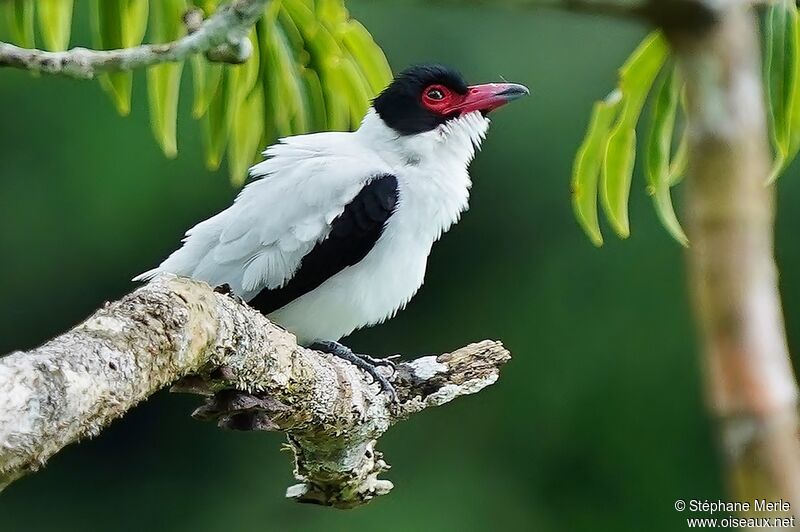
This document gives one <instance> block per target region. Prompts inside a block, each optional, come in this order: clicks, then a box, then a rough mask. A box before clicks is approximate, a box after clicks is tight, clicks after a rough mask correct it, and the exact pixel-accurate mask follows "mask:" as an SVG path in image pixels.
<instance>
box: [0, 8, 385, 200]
mask: <svg viewBox="0 0 800 532" xmlns="http://www.w3.org/2000/svg"><path fill="white" fill-rule="evenodd" d="M222 4H224V2H221V1H217V0H90V1H89V2H88V6H89V7H88V14H87V13H86V10H82V11H81V10H79V11H78V12H76V11H75V10H74V7H75V5H74V2H73V0H43V1H34V0H6V1H4V2H2V3H0V14H2V15H4V19H5V20H4V22H5V24H3V25H0V28H2V29H3V30H5V31H4V32H2V33H0V39H5V40H8V41H10V42H13V43H14V44H17V45H19V46H24V47H27V48H33V47H35V46H36V45H37V43H39V41H42V42H41V44H40V47H42V48H44V49H46V50H50V51H62V50H65V49H67V48H71V47H73V46H75V41H71V40H70V37H71V31H70V30H71V27H72V24H73V23H75V24H80V23H81V18H80V17H82V16H87V15H88V18H89V19H90V21H91V30H92V39H91V47H92V48H95V49H98V50H113V49H117V48H130V47H133V46H138V45H139V44H141V43H142V42H147V43H165V42H170V41H174V40H176V39H179V38H181V37H183V36H185V35H186V32H187V28H186V26H187V25H186V24H185V23H184V15H185V14H186V13H187V12H188V11H189V10H190V9H191V10H199V11H200V12H201V13H202V15H203V17H208V16H211V15H212V14H213V13H214V11H215V10H216V9H217V7H218V6H220V5H222ZM250 42H251V44H252V47H253V53H252V54H251V55H250V57H249V58H248V60H247V61H245V62H244V63H243V64H242V65H236V66H231V65H224V64H221V63H215V62H210V61H208V60H206V58H205V57H203V56H202V55H195V56H193V57H192V58H191V59H190V60H189V62H190V63H191V70H192V89H193V92H194V97H193V100H194V102H193V104H192V115H193V116H194V118H196V119H198V120H200V121H201V122H202V130H203V144H204V151H205V161H206V166H207V167H208V168H209V169H210V170H216V169H217V168H219V166H220V163H221V162H222V160H223V158H224V157H227V160H228V172H229V175H230V178H231V180H232V181H233V183H234V184H236V185H241V184H242V183H243V182H244V180H245V178H246V176H247V169H248V168H249V167H250V166H251V165H252V164H253V163H254V162H255V161H256V160H257V159H258V158H259V156H260V152H261V150H262V149H263V146H265V145H267V144H271V143H272V142H274V141H275V140H276V139H278V138H279V137H282V136H286V135H294V134H301V133H310V132H314V131H329V130H335V131H347V130H350V129H354V128H356V127H358V124H359V123H360V122H361V119H362V118H363V116H364V113H365V112H366V110H367V105H368V101H369V99H370V98H372V97H373V96H375V95H376V94H377V93H378V92H380V90H381V89H383V87H385V86H386V84H387V83H388V81H389V80H390V79H391V71H390V69H389V65H388V63H387V62H386V58H385V56H384V55H383V52H382V51H381V49H380V48H379V47H378V46H377V45H376V44H375V42H374V41H373V40H372V36H371V35H370V34H369V32H368V31H367V30H366V28H364V26H363V25H361V24H360V23H359V22H358V21H357V20H354V19H352V18H351V17H350V15H349V13H348V11H347V9H346V7H345V4H344V0H274V1H272V2H269V4H268V7H267V9H266V12H265V13H264V16H263V17H261V19H259V21H258V23H257V24H256V25H255V27H254V28H253V29H252V30H251V32H250ZM183 73H184V61H181V62H178V63H167V64H162V65H155V66H152V67H150V68H148V69H147V72H146V74H145V75H146V77H147V99H148V105H149V109H150V127H151V130H152V132H153V135H154V137H155V139H156V141H157V142H158V144H159V146H160V147H161V150H162V151H163V152H164V154H165V155H166V156H167V157H170V158H174V157H176V156H177V154H178V139H177V130H176V122H177V116H178V101H179V97H180V90H181V78H182V76H183ZM137 75H142V74H141V73H134V72H114V73H109V74H101V75H100V76H98V78H97V79H98V81H99V82H100V86H101V87H102V88H103V90H104V91H105V92H106V93H107V94H108V95H109V96H110V97H111V99H112V101H113V103H114V106H115V107H116V109H117V111H118V112H119V114H120V115H122V116H127V115H128V114H129V113H130V111H131V99H132V94H131V93H132V87H133V79H134V76H137Z"/></svg>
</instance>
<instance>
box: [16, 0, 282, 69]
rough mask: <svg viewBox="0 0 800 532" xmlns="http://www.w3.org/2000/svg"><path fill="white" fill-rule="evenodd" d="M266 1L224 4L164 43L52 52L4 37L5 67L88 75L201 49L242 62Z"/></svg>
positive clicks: (211, 56) (222, 58)
mask: <svg viewBox="0 0 800 532" xmlns="http://www.w3.org/2000/svg"><path fill="white" fill-rule="evenodd" d="M266 5H267V0H234V1H232V2H229V3H227V4H225V5H223V6H221V7H220V8H219V9H217V11H215V12H214V14H213V15H212V16H211V17H209V18H208V20H206V21H205V22H203V23H202V24H197V23H196V22H192V24H190V28H189V29H190V30H192V31H191V33H190V34H189V35H187V36H185V37H183V38H181V39H178V40H176V41H172V42H169V43H164V44H144V45H141V46H135V47H133V48H123V49H119V50H89V49H86V48H73V49H71V50H67V51H66V52H46V51H44V50H35V49H28V48H20V47H19V46H14V45H13V44H8V43H4V42H0V67H15V68H22V69H24V70H32V71H35V72H44V73H46V74H60V75H63V76H68V77H73V78H87V79H88V78H93V77H95V76H96V75H97V74H100V73H103V72H118V71H124V70H133V69H136V68H142V67H146V66H150V65H155V64H159V63H167V62H175V61H181V60H183V59H186V58H187V57H188V56H190V55H193V54H197V53H207V56H208V57H209V59H212V60H217V61H224V62H229V63H242V62H244V61H246V60H247V58H248V57H249V56H250V54H251V52H252V45H251V43H250V41H249V39H248V38H247V35H248V33H249V32H250V28H251V27H252V26H253V24H255V23H256V21H257V20H258V19H259V17H261V14H262V13H263V12H264V9H265V7H266ZM194 13H195V14H196V12H194Z"/></svg>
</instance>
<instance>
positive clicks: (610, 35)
mask: <svg viewBox="0 0 800 532" xmlns="http://www.w3.org/2000/svg"><path fill="white" fill-rule="evenodd" d="M81 4H82V3H80V2H79V3H78V5H79V6H81ZM349 7H350V9H351V11H352V13H353V15H354V16H356V17H357V18H359V19H360V20H361V21H362V22H363V23H364V24H365V25H366V26H367V27H368V28H369V29H370V30H371V31H372V32H373V34H374V36H375V38H376V39H377V41H378V42H379V43H380V44H381V45H382V46H383V47H384V50H385V51H386V53H387V55H388V57H389V60H390V62H391V63H392V65H393V67H394V69H395V70H398V69H400V68H403V67H404V66H406V65H408V64H410V63H415V62H422V61H429V60H436V61H442V62H446V63H450V64H452V65H454V66H457V67H458V68H460V69H461V70H462V71H463V72H464V74H465V76H466V77H467V79H468V80H470V81H473V82H479V81H491V80H498V79H500V78H501V76H502V77H505V78H507V79H509V80H512V81H518V82H521V83H525V84H527V85H529V86H530V87H531V88H532V89H533V96H532V97H531V98H529V99H527V100H524V101H521V102H518V103H515V104H514V105H512V106H509V107H508V108H507V109H504V110H503V111H501V112H499V113H497V114H496V115H495V116H494V120H493V122H494V123H493V127H492V131H491V132H490V134H489V137H488V139H487V141H486V142H485V144H484V146H483V152H482V153H481V154H480V155H479V156H478V158H477V160H476V161H475V163H474V164H473V165H472V176H473V180H474V183H475V184H474V188H473V195H472V201H471V209H470V211H469V212H468V213H467V214H466V215H465V216H464V217H463V220H462V222H461V223H460V224H459V225H458V226H456V227H455V228H454V229H453V230H452V231H451V232H450V233H449V234H448V235H446V236H445V238H444V239H443V240H442V241H441V242H440V243H439V244H438V245H437V246H435V248H434V252H433V255H432V256H431V259H430V265H429V270H428V275H427V280H426V284H425V286H424V287H423V289H422V291H421V292H420V293H419V295H418V296H417V297H416V298H415V299H414V300H413V301H412V303H411V304H410V305H409V307H408V308H407V310H405V311H404V312H402V313H401V314H400V315H399V316H398V317H397V318H396V319H394V320H392V321H391V322H389V323H387V324H386V325H383V326H380V327H376V328H374V329H372V330H368V331H362V332H359V333H357V334H354V335H353V336H352V337H351V338H350V339H349V340H348V342H349V343H350V344H351V345H352V346H353V347H354V348H357V350H361V351H363V352H368V353H373V354H380V355H383V354H391V353H395V352H400V353H405V354H409V355H416V354H425V353H438V352H442V351H447V350H450V349H453V348H456V347H459V346H461V345H464V344H466V343H469V342H471V341H476V340H481V339H484V338H498V339H502V340H503V341H504V342H505V344H506V345H507V346H508V347H509V348H510V349H511V351H512V353H513V355H514V358H513V360H512V361H511V363H509V364H508V366H507V367H506V368H505V370H504V372H503V375H502V378H501V379H500V381H499V382H498V383H497V384H496V385H495V386H492V387H491V388H489V389H487V390H485V391H484V392H482V393H480V394H478V395H476V396H472V397H468V398H464V399H461V400H459V401H457V402H456V403H453V404H450V405H447V406H445V407H442V408H438V409H434V410H431V411H427V412H425V413H423V414H421V415H418V416H416V417H415V418H414V419H412V420H410V421H408V422H405V423H403V424H401V425H399V426H397V427H395V428H394V429H392V430H391V431H390V432H389V433H388V434H387V435H386V436H385V437H384V438H383V439H382V441H381V444H380V447H381V449H382V450H383V451H384V452H385V454H386V456H387V459H388V461H389V462H390V463H391V464H392V465H393V466H394V469H392V471H390V472H389V473H387V474H386V475H385V476H386V477H387V478H389V479H391V480H392V481H393V482H394V483H395V486H396V487H395V490H394V491H393V492H392V494H391V495H389V496H387V497H382V498H381V499H379V500H376V501H375V502H373V503H372V504H370V505H368V506H367V507H364V508H361V509H358V510H354V511H348V512H342V511H337V510H331V509H326V508H318V507H313V506H301V505H297V504H294V503H290V502H288V501H286V500H285V499H284V498H283V494H284V490H285V489H286V487H287V486H288V485H290V484H292V483H293V479H292V476H291V465H290V461H289V456H287V455H285V454H283V453H281V452H279V449H280V446H281V443H282V441H283V437H282V435H280V434H242V433H234V432H225V431H221V430H218V429H216V428H215V427H214V426H213V425H211V424H203V423H200V422H196V421H193V420H192V419H190V418H189V413H190V412H191V411H192V409H193V408H194V407H195V406H196V405H197V403H198V401H197V399H196V398H192V397H185V396H169V395H168V394H167V393H160V394H158V395H156V396H155V397H153V398H152V399H151V400H149V401H147V402H146V403H145V404H142V405H141V406H139V407H138V408H137V409H135V410H134V411H132V412H131V413H130V414H129V415H128V416H127V417H125V418H124V419H122V420H121V421H118V422H117V423H115V424H114V425H112V426H111V427H110V428H108V429H107V430H105V431H104V432H103V433H102V435H101V436H99V437H98V438H96V439H94V440H92V441H87V442H83V443H81V444H79V445H76V446H73V447H70V448H68V449H66V450H65V451H63V452H62V453H61V454H59V455H58V456H56V457H55V458H54V459H53V460H51V462H50V463H49V464H48V466H47V468H46V469H45V470H44V471H42V472H40V473H38V474H35V475H32V476H30V477H28V478H25V479H23V480H21V481H19V482H18V483H16V484H14V485H12V486H11V487H9V488H8V489H7V490H6V491H5V492H4V493H3V494H2V496H1V497H0V529H2V530H3V531H22V530H25V531H39V530H47V531H49V530H59V531H62V530H63V531H71V530H76V531H77V530H143V529H150V530H174V531H183V530H192V531H214V530H222V529H226V530H245V531H249V530H259V531H273V530H275V531H294V530H297V531H306V530H308V531H313V530H332V531H360V530H369V531H372V530H383V531H409V530H436V531H449V530H458V531H473V530H474V531H482V530H490V529H496V530H534V529H535V530H539V531H551V530H552V531H566V530H570V531H572V530H576V531H583V530H586V531H601V530H615V531H641V530H652V531H661V530H664V531H672V530H682V529H683V528H684V527H685V522H684V521H683V520H682V518H681V516H680V515H679V514H677V513H676V512H675V511H674V510H673V502H674V500H675V499H677V498H682V499H691V498H700V499H702V498H709V499H717V498H720V497H724V495H723V486H722V482H721V480H720V464H719V458H718V456H717V453H716V451H715V442H714V437H713V431H712V420H711V419H709V418H708V417H707V416H706V415H705V414H704V409H703V396H702V392H701V389H700V384H701V368H700V366H699V363H698V358H697V356H696V353H695V338H694V335H693V331H692V326H691V320H690V312H689V307H688V304H687V299H688V298H687V293H686V290H685V289H684V274H683V257H682V252H681V248H680V247H679V246H678V245H677V244H675V243H674V242H673V241H672V240H670V238H669V237H668V236H667V235H666V233H665V231H664V230H662V229H661V228H660V226H659V225H658V222H657V220H656V217H655V214H654V212H653V210H652V208H651V206H650V205H649V202H650V199H649V198H648V197H647V196H646V194H645V191H644V179H643V178H642V175H641V173H640V171H639V170H637V175H636V176H635V180H634V190H633V192H632V205H631V209H632V226H633V235H632V237H631V238H630V240H629V241H627V242H619V241H618V240H616V239H615V238H614V237H613V236H611V235H610V231H608V230H606V237H607V241H608V242H607V245H606V246H605V247H604V248H602V249H595V248H593V247H592V246H591V245H590V243H589V242H588V240H587V239H586V238H585V237H584V235H583V234H582V233H581V231H580V230H579V229H578V227H577V225H576V223H575V221H574V219H573V216H572V211H571V208H570V204H569V186H568V181H569V174H570V169H571V165H572V157H573V154H574V151H575V149H576V146H577V145H578V144H579V142H580V139H581V137H582V134H583V131H584V128H585V126H586V122H587V119H588V115H589V111H590V106H591V103H592V101H593V100H594V99H597V98H600V97H602V96H604V95H605V94H606V93H607V92H608V90H610V89H611V88H612V87H613V86H614V83H615V77H616V68H617V67H618V66H619V65H620V64H621V63H622V61H623V60H624V59H625V57H626V56H627V54H628V53H629V52H630V51H631V50H632V49H633V47H634V46H635V44H636V43H637V42H638V40H639V39H640V38H641V36H642V35H643V34H644V30H643V29H642V28H640V27H637V26H635V25H632V24H622V23H616V22H613V21H610V20H608V19H601V18H593V17H586V16H580V15H572V14H560V13H555V12H548V11H537V12H528V11H514V10H507V9H500V8H489V7H481V8H477V7H458V6H448V7H442V6H437V7H433V6H426V5H423V4H421V3H420V4H406V3H399V4H396V3H389V2H367V1H366V0H361V1H353V2H350V3H349ZM77 16H78V17H79V18H82V19H83V21H82V22H81V25H80V27H79V28H78V30H77V34H76V36H75V38H74V39H73V42H74V43H75V42H80V43H87V42H88V35H87V28H86V23H85V19H86V16H85V8H81V9H79V10H78V13H77ZM188 79H189V76H188V75H186V76H185V80H186V82H185V84H184V87H183V89H184V91H185V92H186V97H184V98H183V101H182V103H181V106H182V112H181V119H180V122H179V149H180V155H179V157H178V159H177V160H173V161H170V160H167V159H165V158H164V157H163V156H162V155H161V153H160V151H159V150H158V148H157V146H156V143H155V142H154V141H153V139H152V137H151V135H150V131H149V126H148V123H147V109H146V98H145V90H144V84H143V75H141V74H140V75H138V76H137V81H136V85H135V88H134V105H133V112H132V116H131V117H129V118H126V119H122V118H120V117H118V116H117V115H116V114H115V111H114V110H113V108H112V105H111V103H110V102H109V100H108V99H107V98H106V96H105V95H104V94H102V93H101V91H100V88H99V87H98V86H97V84H96V83H91V82H80V81H72V80H66V79H57V78H47V77H40V78H34V77H31V76H29V75H27V74H25V73H22V72H17V71H10V70H3V71H1V72H0V253H2V260H1V261H0V298H1V300H2V305H0V353H5V352H9V351H11V350H14V349H24V348H29V347H33V346H35V345H37V344H39V343H41V342H43V341H45V340H47V339H48V338H51V337H52V336H54V335H56V334H58V333H59V332H62V331H64V330H65V329H67V328H69V327H70V326H72V325H74V324H76V323H77V322H79V321H80V320H81V319H83V318H84V317H86V316H87V315H88V314H90V313H91V312H92V311H93V310H94V309H95V308H96V307H97V306H98V305H100V304H101V303H102V302H103V301H104V300H109V299H114V298H117V297H119V296H121V295H122V294H124V293H126V292H128V291H129V290H131V289H132V288H133V286H134V285H133V284H132V283H131V282H130V281H129V279H130V278H131V277H132V276H133V275H135V274H136V273H139V272H141V271H143V270H145V269H148V268H150V267H152V266H153V265H155V264H157V263H158V262H159V261H160V260H161V259H162V258H163V257H165V256H166V254H167V253H169V252H170V251H171V250H172V249H173V248H174V247H175V246H176V245H177V244H178V242H179V240H180V238H181V236H182V234H183V232H184V231H185V230H186V229H187V228H188V227H190V226H191V225H193V224H194V223H196V222H197V221H199V220H201V219H203V218H205V217H208V216H209V215H211V214H213V213H215V212H217V211H218V210H220V209H221V208H223V207H225V206H227V205H228V203H229V202H230V201H231V199H232V198H233V196H234V195H235V193H236V191H235V190H234V189H233V188H232V187H231V186H230V185H229V183H228V179H227V175H226V173H225V171H224V169H223V170H221V171H219V172H216V173H209V172H208V171H206V170H205V169H204V167H203V165H202V159H203V158H202V154H201V143H200V129H199V127H197V125H196V124H194V123H192V119H191V118H190V113H189V105H190V100H191V98H190V97H188V96H189V91H190V89H191V88H190V86H189V81H188ZM796 174H797V170H792V171H790V172H789V173H788V174H787V175H786V176H785V177H783V178H782V181H781V182H780V184H779V186H780V188H781V192H780V207H781V209H780V217H779V224H778V237H779V238H778V239H779V242H778V255H779V261H780V266H781V271H782V277H781V283H782V289H783V293H784V297H785V310H786V316H787V322H788V326H789V333H790V341H792V346H793V347H794V345H795V342H794V341H793V340H795V339H797V338H798V335H800V246H798V245H797V243H796V239H795V238H794V231H793V228H795V227H797V226H798V223H799V222H800V209H797V208H796V206H795V203H796V202H797V201H800V179H798V177H800V176H797V175H796ZM784 207H785V208H784Z"/></svg>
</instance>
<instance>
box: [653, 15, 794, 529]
mask: <svg viewBox="0 0 800 532" xmlns="http://www.w3.org/2000/svg"><path fill="white" fill-rule="evenodd" d="M667 29H668V30H669V31H668V36H669V37H670V40H671V42H672V44H673V46H674V49H675V52H676V54H677V56H678V59H679V64H680V66H681V68H682V71H683V74H684V78H685V79H686V85H687V101H688V110H687V114H688V119H689V122H688V125H689V138H690V164H689V172H688V190H687V194H686V214H687V218H688V230H689V239H690V241H691V247H690V248H689V249H688V252H687V253H688V262H689V277H690V289H691V293H692V296H693V298H694V303H695V310H696V313H697V321H698V325H699V329H700V333H701V338H702V342H703V352H704V359H703V362H704V365H705V370H706V391H707V394H708V401H709V404H710V406H711V411H712V413H713V414H714V415H715V416H717V418H718V419H719V422H720V424H721V431H720V436H721V440H722V444H723V449H724V451H725V458H726V460H727V465H728V468H727V469H728V472H729V482H730V484H731V493H732V494H733V495H734V496H735V498H734V499H733V500H740V501H752V500H754V499H762V498H766V499H770V500H777V499H780V498H783V499H784V500H786V499H789V500H790V501H791V503H792V512H794V513H795V514H796V515H800V514H798V511H799V510H800V447H798V439H797V429H798V424H797V411H796V408H797V384H796V381H795V377H794V372H793V370H792V367H791V362H790V358H789V351H788V347H787V343H786V332H785V329H784V324H783V317H782V313H781V302H780V295H779V292H778V279H777V269H776V266H775V262H774V259H773V225H774V216H775V213H774V210H775V207H774V195H775V189H774V187H768V186H765V183H766V181H767V178H768V175H769V171H770V164H771V163H770V152H769V148H768V143H767V127H766V112H765V108H764V102H763V99H764V98H763V89H762V70H761V63H760V47H759V41H758V38H757V35H758V33H757V24H756V20H755V16H754V13H753V12H752V9H751V8H750V7H749V6H745V5H742V4H741V3H739V2H718V11H717V14H716V16H715V22H714V23H712V24H710V25H708V26H707V27H705V28H702V29H698V28H692V29H688V30H687V29H685V28H681V27H668V28H667Z"/></svg>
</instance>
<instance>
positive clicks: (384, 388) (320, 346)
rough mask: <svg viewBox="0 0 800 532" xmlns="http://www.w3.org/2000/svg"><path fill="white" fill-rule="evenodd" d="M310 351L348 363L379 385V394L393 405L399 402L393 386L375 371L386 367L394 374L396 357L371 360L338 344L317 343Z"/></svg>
mask: <svg viewBox="0 0 800 532" xmlns="http://www.w3.org/2000/svg"><path fill="white" fill-rule="evenodd" d="M311 349H315V350H317V351H322V352H325V353H329V354H331V355H333V356H335V357H337V358H341V359H342V360H346V361H348V362H350V363H351V364H353V365H354V366H356V367H357V368H359V369H361V370H362V371H364V372H365V373H366V374H367V375H369V376H370V377H372V382H377V383H378V384H380V387H381V392H383V393H385V394H386V395H388V396H389V400H390V401H391V402H392V403H393V404H397V403H398V402H399V401H398V399H397V391H396V390H395V389H394V386H392V383H391V382H389V379H387V378H386V377H385V376H384V375H383V374H382V373H381V372H380V371H378V369H377V368H378V366H386V367H390V368H392V371H393V372H394V369H395V363H394V361H393V360H392V359H393V358H396V356H392V357H387V358H373V357H371V356H369V355H362V354H357V353H353V351H352V350H351V349H350V348H349V347H346V346H344V345H342V344H340V343H339V342H318V343H315V344H313V345H312V346H311Z"/></svg>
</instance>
